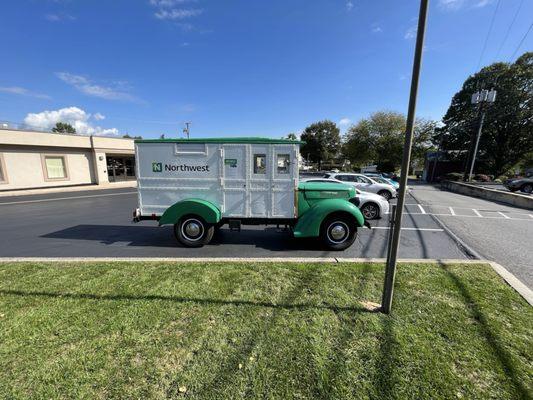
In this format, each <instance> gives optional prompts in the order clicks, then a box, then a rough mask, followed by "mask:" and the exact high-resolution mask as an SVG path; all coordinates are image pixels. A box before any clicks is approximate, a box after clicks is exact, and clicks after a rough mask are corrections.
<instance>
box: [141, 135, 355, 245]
mask: <svg viewBox="0 0 533 400" xmlns="http://www.w3.org/2000/svg"><path fill="white" fill-rule="evenodd" d="M301 143H302V142H299V141H294V140H286V139H269V138H209V139H199V138H198V139H197V138H195V139H154V140H137V141H135V151H136V159H137V171H136V173H137V187H138V208H137V209H136V210H135V211H134V220H136V221H139V220H144V219H155V220H158V221H159V225H169V224H170V225H173V226H174V233H175V236H176V238H177V239H178V241H179V242H180V243H181V244H182V245H184V246H187V247H201V246H203V245H205V244H207V243H209V241H210V240H211V238H212V236H213V233H214V230H215V229H217V228H220V227H221V226H223V225H225V224H228V225H229V226H230V228H231V229H232V230H240V227H241V225H253V224H255V225H258V224H264V225H272V224H273V225H286V226H288V227H290V228H291V229H292V231H293V234H294V236H295V237H301V238H305V237H319V238H321V240H322V242H323V244H324V245H325V246H326V247H327V248H328V249H332V250H343V249H345V248H347V247H349V246H350V245H351V244H352V243H353V241H354V240H355V237H356V234H357V228H358V227H360V226H363V224H364V218H363V216H362V214H361V212H360V211H359V209H358V208H357V206H356V205H355V204H353V202H351V201H350V200H351V199H353V198H354V197H355V190H354V189H353V188H351V187H349V186H346V185H342V184H335V183H317V182H308V183H306V182H302V183H299V181H298V159H299V146H300V144H301Z"/></svg>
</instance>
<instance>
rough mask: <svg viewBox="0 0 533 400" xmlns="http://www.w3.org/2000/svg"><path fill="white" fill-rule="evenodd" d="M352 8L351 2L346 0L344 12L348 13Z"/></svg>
mask: <svg viewBox="0 0 533 400" xmlns="http://www.w3.org/2000/svg"><path fill="white" fill-rule="evenodd" d="M353 7H354V4H353V2H352V1H351V0H348V1H347V2H346V10H348V11H352V9H353Z"/></svg>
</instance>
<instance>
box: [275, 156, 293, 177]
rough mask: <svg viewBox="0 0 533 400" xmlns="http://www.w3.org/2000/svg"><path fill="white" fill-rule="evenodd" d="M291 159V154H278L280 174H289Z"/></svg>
mask: <svg viewBox="0 0 533 400" xmlns="http://www.w3.org/2000/svg"><path fill="white" fill-rule="evenodd" d="M290 163H291V158H290V156H289V154H278V174H288V173H289V164H290Z"/></svg>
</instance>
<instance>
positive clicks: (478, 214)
mask: <svg viewBox="0 0 533 400" xmlns="http://www.w3.org/2000/svg"><path fill="white" fill-rule="evenodd" d="M472 211H474V214H476V215H477V216H478V217H479V218H483V215H481V213H480V212H479V211H478V210H476V209H474V208H472Z"/></svg>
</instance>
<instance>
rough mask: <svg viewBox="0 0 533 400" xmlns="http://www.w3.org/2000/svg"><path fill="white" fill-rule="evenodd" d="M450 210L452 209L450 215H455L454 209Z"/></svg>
mask: <svg viewBox="0 0 533 400" xmlns="http://www.w3.org/2000/svg"><path fill="white" fill-rule="evenodd" d="M448 208H449V209H450V214H451V215H455V211H453V208H451V207H448Z"/></svg>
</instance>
